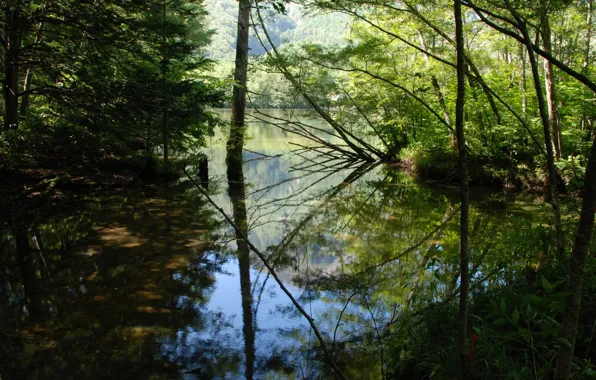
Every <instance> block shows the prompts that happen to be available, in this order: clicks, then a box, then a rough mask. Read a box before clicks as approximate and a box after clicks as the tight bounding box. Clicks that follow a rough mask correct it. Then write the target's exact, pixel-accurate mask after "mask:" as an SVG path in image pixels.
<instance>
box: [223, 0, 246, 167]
mask: <svg viewBox="0 0 596 380" xmlns="http://www.w3.org/2000/svg"><path fill="white" fill-rule="evenodd" d="M250 6H251V1H250V0H239V2H238V33H237V40H236V67H235V69H234V90H233V92H232V124H231V128H230V137H229V139H228V143H227V150H228V153H227V160H228V161H229V160H230V159H232V160H233V159H235V158H237V157H238V156H239V154H240V157H241V156H242V147H243V145H244V130H245V122H244V119H245V113H246V82H247V71H248V31H249V26H250V25H249V18H250Z"/></svg>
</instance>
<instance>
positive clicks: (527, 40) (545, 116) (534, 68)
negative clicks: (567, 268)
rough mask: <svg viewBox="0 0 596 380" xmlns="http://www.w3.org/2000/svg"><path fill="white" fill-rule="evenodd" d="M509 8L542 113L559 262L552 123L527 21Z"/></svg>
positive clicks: (560, 230)
mask: <svg viewBox="0 0 596 380" xmlns="http://www.w3.org/2000/svg"><path fill="white" fill-rule="evenodd" d="M505 3H506V5H507V8H508V9H509V11H510V12H511V14H512V15H513V17H515V19H516V21H517V23H518V27H519V29H520V31H521V33H522V35H523V41H524V44H525V45H526V50H527V51H528V60H529V62H530V67H531V68H532V78H533V80H534V89H535V91H536V97H537V98H538V109H539V111H540V119H541V121H542V130H543V132H544V143H545V145H546V162H547V169H548V183H549V186H548V188H549V202H550V204H551V206H552V209H553V217H554V224H555V232H556V240H557V255H558V258H559V260H564V258H565V236H564V234H563V226H562V224H561V209H560V208H559V195H558V191H557V171H556V169H555V156H554V151H553V143H552V139H551V130H550V122H549V117H548V112H547V108H546V101H545V99H544V94H543V93H542V86H541V84H540V83H541V81H540V74H539V72H538V61H537V59H536V55H535V54H534V46H533V44H532V40H531V39H530V35H529V33H528V28H527V26H526V23H525V21H524V20H523V19H522V18H521V17H520V16H519V14H518V13H517V12H516V11H515V9H514V8H513V7H512V6H511V4H510V2H509V0H505Z"/></svg>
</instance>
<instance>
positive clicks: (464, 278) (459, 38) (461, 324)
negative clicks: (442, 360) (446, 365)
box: [454, 0, 470, 379]
mask: <svg viewBox="0 0 596 380" xmlns="http://www.w3.org/2000/svg"><path fill="white" fill-rule="evenodd" d="M454 17H455V41H456V49H457V100H456V106H455V131H456V135H457V150H458V155H459V176H460V185H459V186H460V187H459V191H460V199H461V211H460V212H461V215H460V227H459V228H460V232H459V234H460V247H459V251H460V287H459V288H460V291H459V317H458V334H457V342H458V346H459V351H460V352H459V355H460V361H461V363H460V365H461V369H462V378H464V379H467V377H468V374H467V371H468V369H467V367H468V362H467V360H468V358H467V356H466V355H467V352H468V349H467V347H468V345H467V339H468V287H469V283H470V279H469V273H468V271H469V268H468V267H469V257H468V255H469V248H468V245H469V232H468V218H469V209H470V185H469V183H468V157H467V154H468V152H467V149H466V137H465V132H464V105H465V96H466V54H465V41H464V27H463V16H462V6H461V0H455V1H454Z"/></svg>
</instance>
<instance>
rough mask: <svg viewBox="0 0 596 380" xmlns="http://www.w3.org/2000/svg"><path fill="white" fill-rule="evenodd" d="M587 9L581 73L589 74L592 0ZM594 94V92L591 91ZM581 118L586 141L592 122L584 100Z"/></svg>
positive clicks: (588, 93)
mask: <svg viewBox="0 0 596 380" xmlns="http://www.w3.org/2000/svg"><path fill="white" fill-rule="evenodd" d="M587 5H588V9H587V13H588V14H587V16H586V24H587V29H586V36H585V37H584V62H583V74H584V75H586V76H587V75H589V74H590V42H591V39H592V11H593V0H588V4H587ZM592 94H594V93H592ZM589 96H590V91H588V92H587V96H586V98H587V97H589ZM582 108H583V110H582V119H581V130H582V132H585V131H586V132H587V133H586V136H587V141H590V139H591V137H592V136H591V129H588V127H589V126H591V123H592V117H591V116H588V115H587V109H586V108H588V107H586V103H585V102H584V106H583V107H582Z"/></svg>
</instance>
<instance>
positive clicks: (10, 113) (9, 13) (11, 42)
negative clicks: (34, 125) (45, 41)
mask: <svg viewBox="0 0 596 380" xmlns="http://www.w3.org/2000/svg"><path fill="white" fill-rule="evenodd" d="M19 13H20V12H19V10H18V9H12V10H11V9H10V8H8V9H7V10H6V24H5V32H4V36H5V41H4V45H5V56H4V89H3V90H4V91H3V95H4V101H3V102H2V111H3V114H4V128H5V129H17V128H18V126H19V98H18V92H19V85H18V80H19V62H18V61H19V54H20V50H21V35H20V31H19V30H18V22H19Z"/></svg>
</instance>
